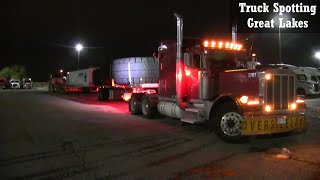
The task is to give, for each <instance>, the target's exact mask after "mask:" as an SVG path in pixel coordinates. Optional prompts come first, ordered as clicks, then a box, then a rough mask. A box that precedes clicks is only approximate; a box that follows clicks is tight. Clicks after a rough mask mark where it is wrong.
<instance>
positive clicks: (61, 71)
mask: <svg viewBox="0 0 320 180" xmlns="http://www.w3.org/2000/svg"><path fill="white" fill-rule="evenodd" d="M62 73H63V70H62V69H60V75H61V77H62Z"/></svg>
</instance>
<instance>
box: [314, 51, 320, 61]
mask: <svg viewBox="0 0 320 180" xmlns="http://www.w3.org/2000/svg"><path fill="white" fill-rule="evenodd" d="M314 57H316V58H317V59H319V60H320V52H316V54H315V55H314Z"/></svg>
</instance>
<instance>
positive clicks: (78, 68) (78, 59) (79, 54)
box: [78, 51, 80, 70]
mask: <svg viewBox="0 0 320 180" xmlns="http://www.w3.org/2000/svg"><path fill="white" fill-rule="evenodd" d="M79 58H80V51H78V70H79V63H80V60H79Z"/></svg>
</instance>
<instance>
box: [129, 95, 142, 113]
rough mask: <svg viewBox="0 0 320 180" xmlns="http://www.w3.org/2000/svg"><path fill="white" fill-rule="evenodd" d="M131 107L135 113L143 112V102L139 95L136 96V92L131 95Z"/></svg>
mask: <svg viewBox="0 0 320 180" xmlns="http://www.w3.org/2000/svg"><path fill="white" fill-rule="evenodd" d="M129 109H130V111H131V114H133V115H139V114H141V102H140V99H139V98H138V96H135V95H134V94H133V95H132V96H131V99H130V108H129Z"/></svg>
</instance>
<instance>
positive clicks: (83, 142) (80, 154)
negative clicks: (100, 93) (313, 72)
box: [0, 90, 320, 179]
mask: <svg viewBox="0 0 320 180" xmlns="http://www.w3.org/2000/svg"><path fill="white" fill-rule="evenodd" d="M306 102H307V106H308V111H307V119H308V121H309V128H308V131H307V132H306V133H304V134H295V135H277V136H261V137H255V138H252V139H250V141H249V142H246V143H244V144H227V143H225V142H223V141H221V140H220V139H219V138H217V136H216V135H215V134H214V133H212V132H210V131H209V130H208V129H207V128H206V127H205V126H201V125H182V124H181V123H180V122H179V121H178V120H175V119H171V118H157V119H152V120H148V119H144V118H142V117H139V116H133V115H131V114H130V113H129V112H128V104H127V103H125V102H118V101H112V102H98V101H96V97H95V95H94V94H82V95H81V94H71V95H61V94H50V93H48V92H47V91H46V90H0V122H1V124H0V133H1V134H0V147H1V148H0V177H1V179H146V178H148V179H188V178H190V179H221V178H223V179H320V155H319V152H320V99H309V100H307V101H306ZM283 148H286V149H287V150H288V151H289V153H290V155H289V156H287V158H280V156H278V155H279V154H280V155H281V154H283Z"/></svg>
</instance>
